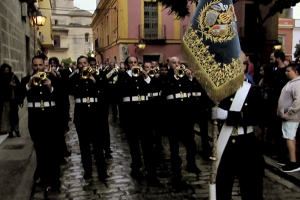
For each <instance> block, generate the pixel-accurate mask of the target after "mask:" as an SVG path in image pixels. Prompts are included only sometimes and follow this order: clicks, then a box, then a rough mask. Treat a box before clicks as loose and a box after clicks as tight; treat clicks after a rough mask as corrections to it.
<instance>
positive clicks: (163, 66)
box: [159, 64, 168, 69]
mask: <svg viewBox="0 0 300 200" xmlns="http://www.w3.org/2000/svg"><path fill="white" fill-rule="evenodd" d="M159 67H160V68H167V69H168V64H163V65H161V66H159Z"/></svg>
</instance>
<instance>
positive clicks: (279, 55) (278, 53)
mask: <svg viewBox="0 0 300 200" xmlns="http://www.w3.org/2000/svg"><path fill="white" fill-rule="evenodd" d="M274 57H275V58H276V59H277V58H280V60H281V61H282V62H283V61H284V60H285V54H284V52H283V51H281V50H276V51H274Z"/></svg>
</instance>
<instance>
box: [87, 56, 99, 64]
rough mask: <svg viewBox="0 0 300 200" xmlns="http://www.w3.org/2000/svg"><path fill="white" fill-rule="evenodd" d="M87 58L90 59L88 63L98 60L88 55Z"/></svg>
mask: <svg viewBox="0 0 300 200" xmlns="http://www.w3.org/2000/svg"><path fill="white" fill-rule="evenodd" d="M87 60H88V63H91V62H93V61H95V62H97V60H96V58H94V57H88V59H87Z"/></svg>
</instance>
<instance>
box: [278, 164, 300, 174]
mask: <svg viewBox="0 0 300 200" xmlns="http://www.w3.org/2000/svg"><path fill="white" fill-rule="evenodd" d="M281 171H283V172H297V171H300V165H299V164H298V163H296V162H289V163H287V164H286V166H284V167H282V169H281Z"/></svg>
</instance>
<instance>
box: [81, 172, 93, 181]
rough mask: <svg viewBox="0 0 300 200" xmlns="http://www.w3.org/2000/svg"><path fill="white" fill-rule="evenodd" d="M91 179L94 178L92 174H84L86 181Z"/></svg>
mask: <svg viewBox="0 0 300 200" xmlns="http://www.w3.org/2000/svg"><path fill="white" fill-rule="evenodd" d="M90 178H92V173H84V175H83V179H84V180H87V179H90Z"/></svg>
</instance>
